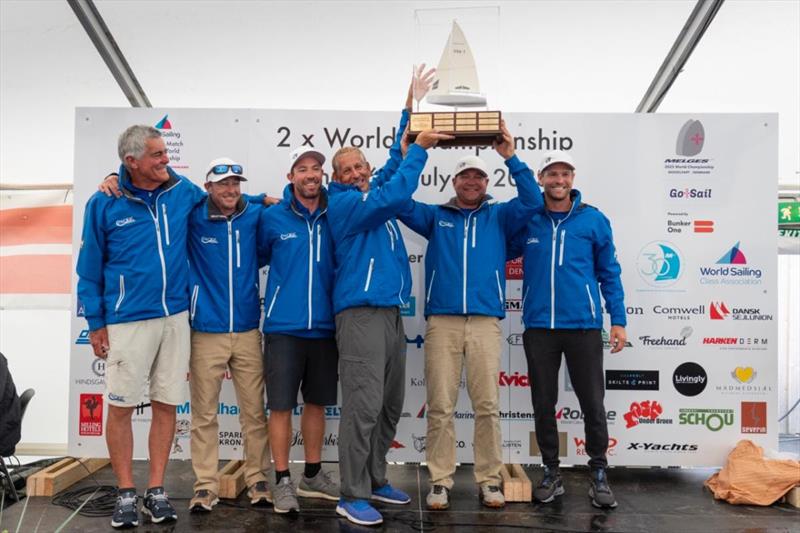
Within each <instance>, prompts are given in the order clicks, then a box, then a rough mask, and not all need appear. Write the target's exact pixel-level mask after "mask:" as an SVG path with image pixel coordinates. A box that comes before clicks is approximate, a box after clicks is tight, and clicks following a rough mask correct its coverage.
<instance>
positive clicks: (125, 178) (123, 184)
mask: <svg viewBox="0 0 800 533" xmlns="http://www.w3.org/2000/svg"><path fill="white" fill-rule="evenodd" d="M167 173H168V174H169V179H168V180H167V181H166V182H164V183H162V184H161V185H159V186H158V188H157V189H156V190H160V191H162V192H163V191H166V190H169V189H171V188H172V187H174V186H175V185H176V184H177V183H178V182H179V181H180V176H178V174H176V173H175V171H174V170H172V167H169V166H168V167H167ZM119 185H120V187H119V189H120V191H122V194H123V195H124V196H125V197H126V198H129V199H131V200H133V199H136V196H135V195H134V194H133V192H132V191H131V187H132V186H133V183H131V175H130V172H128V169H127V167H126V166H125V165H120V166H119Z"/></svg>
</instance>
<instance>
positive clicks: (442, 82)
mask: <svg viewBox="0 0 800 533" xmlns="http://www.w3.org/2000/svg"><path fill="white" fill-rule="evenodd" d="M436 74H437V80H436V81H435V82H434V84H433V88H432V90H431V92H430V93H429V94H428V96H427V98H426V100H427V101H428V102H429V103H431V104H437V105H446V106H453V107H471V106H485V105H486V95H484V94H481V92H480V86H479V85H478V71H477V69H476V68H475V59H474V58H473V57H472V50H470V48H469V44H468V43H467V39H466V38H465V37H464V32H463V31H461V27H460V26H459V25H458V23H457V22H456V21H455V20H454V21H453V28H452V30H451V31H450V36H449V37H448V39H447V44H446V45H445V47H444V51H442V57H441V59H439V66H438V67H436Z"/></svg>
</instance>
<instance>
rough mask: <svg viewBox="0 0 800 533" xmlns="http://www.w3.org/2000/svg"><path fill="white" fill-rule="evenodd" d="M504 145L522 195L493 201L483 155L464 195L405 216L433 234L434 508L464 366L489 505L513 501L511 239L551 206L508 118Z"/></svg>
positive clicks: (446, 476)
mask: <svg viewBox="0 0 800 533" xmlns="http://www.w3.org/2000/svg"><path fill="white" fill-rule="evenodd" d="M501 130H502V132H503V140H502V142H499V143H497V142H495V143H494V148H495V150H496V151H497V153H498V154H499V155H500V156H501V157H502V158H503V159H504V160H505V164H506V167H507V168H508V171H509V173H510V174H511V177H512V178H513V179H514V180H515V181H516V184H517V188H518V189H517V190H518V191H519V198H514V199H513V200H511V201H509V202H500V203H497V202H492V201H491V200H492V197H491V196H489V195H487V194H486V187H487V185H488V183H489V177H488V176H489V170H488V168H487V166H486V163H485V162H484V161H483V160H482V159H480V158H479V157H477V156H474V155H470V156H466V157H463V158H461V159H460V160H459V161H458V162H457V163H456V166H455V170H454V171H453V176H454V177H453V188H454V189H455V192H456V196H455V197H454V198H452V199H451V200H450V201H449V202H447V203H445V204H441V205H431V204H424V203H421V202H415V201H411V202H409V203H408V207H407V208H406V209H405V210H403V211H402V212H401V213H400V214H399V215H398V218H399V219H400V221H401V222H403V223H404V224H406V225H407V226H408V227H409V228H411V229H412V230H413V231H415V232H417V233H418V234H420V235H421V236H423V237H425V238H426V239H428V249H427V252H426V254H425V278H426V291H425V295H426V296H425V318H426V319H427V329H426V332H425V383H426V390H427V405H428V410H427V420H428V434H427V438H426V441H425V442H426V447H425V457H426V461H427V464H428V471H429V472H430V476H431V480H430V483H431V491H430V492H429V494H428V496H427V498H426V503H427V506H428V508H429V509H447V508H448V507H449V505H450V498H449V493H450V490H451V489H452V487H453V477H452V476H453V474H454V473H455V470H456V457H455V455H456V442H455V428H454V425H453V414H454V411H455V407H456V401H457V400H458V388H459V383H460V381H461V375H462V369H463V368H464V367H465V368H466V376H467V391H468V392H469V397H470V400H471V401H472V409H473V411H474V412H475V435H474V440H473V441H474V443H475V446H474V448H475V472H474V474H475V482H476V483H477V484H478V487H479V492H478V496H479V499H480V501H481V502H482V503H483V505H485V506H487V507H495V508H496V507H503V506H504V505H505V499H504V497H503V493H502V492H501V490H500V484H501V482H502V478H501V475H500V469H501V468H502V467H503V459H502V450H501V440H502V433H501V431H500V418H499V409H500V405H499V399H500V398H499V397H500V390H499V384H498V381H497V375H498V372H499V370H500V352H501V341H502V339H501V329H500V320H502V319H503V318H505V285H506V278H505V262H506V241H507V240H508V239H510V238H511V237H512V236H513V235H514V234H516V233H517V231H519V228H520V227H522V226H523V225H524V224H525V222H526V221H527V220H528V219H529V218H530V217H531V215H532V214H533V213H534V212H535V211H536V209H537V208H538V207H540V206H541V204H542V197H541V194H540V193H539V189H538V187H536V183H535V181H534V179H533V173H532V172H531V170H530V169H529V168H528V166H527V165H526V164H525V163H523V162H522V161H520V160H519V158H517V156H516V155H515V154H514V139H513V138H512V137H511V134H510V133H509V132H508V130H507V129H506V126H505V123H501Z"/></svg>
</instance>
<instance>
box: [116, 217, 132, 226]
mask: <svg viewBox="0 0 800 533" xmlns="http://www.w3.org/2000/svg"><path fill="white" fill-rule="evenodd" d="M134 222H136V219H134V218H133V217H128V218H121V219H119V220H117V221H116V222H115V224H116V225H117V227H118V228H121V227H122V226H127V225H128V224H133V223H134Z"/></svg>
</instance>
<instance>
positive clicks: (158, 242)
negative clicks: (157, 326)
mask: <svg viewBox="0 0 800 533" xmlns="http://www.w3.org/2000/svg"><path fill="white" fill-rule="evenodd" d="M180 184H181V182H180V181H178V182H177V183H175V184H174V185H172V186H171V187H170V188H169V189H165V190H163V191H161V192H160V193H158V195H157V196H156V201H155V204H154V205H155V211H153V210H152V209H150V206H149V205H147V204H146V203H145V202H144V200H141V199H140V198H131V200H132V201H134V202H139V203H141V204H142V205H143V206H145V208H146V209H147V211H148V212H149V213H150V217H151V218H152V219H153V224H154V225H155V228H156V245H157V247H158V259H159V261H161V307H163V308H164V315H165V316H169V308H168V307H167V262H166V261H165V259H164V248H163V246H162V245H161V224H160V223H159V222H158V199H159V198H161V195H162V194H164V193H166V192H169V191H171V190H172V189H174V188H175V187H177V186H178V185H180ZM166 213H167V211H166V209H164V215H165V216H166ZM167 244H169V235H167Z"/></svg>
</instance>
